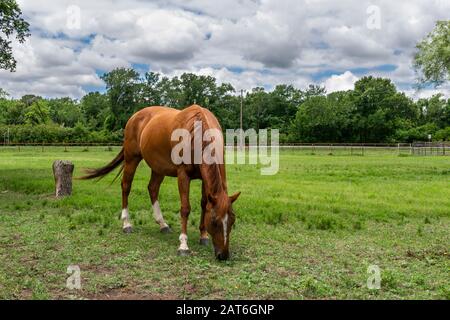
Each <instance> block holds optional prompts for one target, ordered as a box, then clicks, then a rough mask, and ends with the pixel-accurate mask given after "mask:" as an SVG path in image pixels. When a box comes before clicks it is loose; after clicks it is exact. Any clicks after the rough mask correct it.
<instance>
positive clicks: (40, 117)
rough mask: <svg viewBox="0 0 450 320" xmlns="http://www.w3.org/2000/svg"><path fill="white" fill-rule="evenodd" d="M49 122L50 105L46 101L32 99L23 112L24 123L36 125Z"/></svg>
mask: <svg viewBox="0 0 450 320" xmlns="http://www.w3.org/2000/svg"><path fill="white" fill-rule="evenodd" d="M49 122H50V107H49V103H48V101H46V100H44V99H38V100H36V101H34V102H33V103H32V104H31V105H30V106H29V107H28V108H27V109H26V113H25V123H27V124H31V125H36V124H46V123H49Z"/></svg>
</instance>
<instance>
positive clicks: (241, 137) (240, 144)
mask: <svg viewBox="0 0 450 320" xmlns="http://www.w3.org/2000/svg"><path fill="white" fill-rule="evenodd" d="M243 95H244V90H243V89H241V117H240V128H241V131H240V135H241V136H240V138H239V139H240V140H239V148H240V149H241V151H242V150H243V146H244V144H245V142H244V141H242V140H243V139H244V129H243V128H242V100H243Z"/></svg>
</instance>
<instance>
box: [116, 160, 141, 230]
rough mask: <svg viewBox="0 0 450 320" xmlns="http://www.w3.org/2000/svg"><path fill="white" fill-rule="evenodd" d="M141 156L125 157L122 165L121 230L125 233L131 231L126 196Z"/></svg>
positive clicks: (128, 193)
mask: <svg viewBox="0 0 450 320" xmlns="http://www.w3.org/2000/svg"><path fill="white" fill-rule="evenodd" d="M140 161H141V158H139V157H135V158H131V159H127V157H125V162H124V166H123V176H122V216H121V219H122V222H123V226H122V230H123V232H125V233H131V232H132V230H133V228H132V226H131V222H130V215H129V212H128V196H129V195H130V191H131V184H132V183H133V178H134V173H135V172H136V168H137V166H138V165H139V162H140Z"/></svg>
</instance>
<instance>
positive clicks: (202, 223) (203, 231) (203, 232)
mask: <svg viewBox="0 0 450 320" xmlns="http://www.w3.org/2000/svg"><path fill="white" fill-rule="evenodd" d="M206 203H207V199H206V190H205V182H202V201H201V203H200V204H201V207H202V214H201V216H200V226H199V229H200V244H201V245H203V246H207V245H208V243H209V239H208V232H206V226H205V213H206Z"/></svg>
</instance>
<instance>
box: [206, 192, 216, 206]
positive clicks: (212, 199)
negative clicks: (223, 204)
mask: <svg viewBox="0 0 450 320" xmlns="http://www.w3.org/2000/svg"><path fill="white" fill-rule="evenodd" d="M208 202H210V203H212V204H213V205H216V204H217V197H215V196H213V195H212V194H208Z"/></svg>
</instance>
